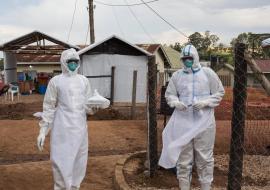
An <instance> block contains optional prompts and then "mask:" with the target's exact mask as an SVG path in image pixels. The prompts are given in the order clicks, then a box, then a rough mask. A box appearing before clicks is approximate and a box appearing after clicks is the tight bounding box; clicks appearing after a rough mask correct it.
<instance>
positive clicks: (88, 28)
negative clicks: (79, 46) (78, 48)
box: [84, 23, 90, 46]
mask: <svg viewBox="0 0 270 190" xmlns="http://www.w3.org/2000/svg"><path fill="white" fill-rule="evenodd" d="M89 31H90V25H89V23H88V27H87V33H86V38H85V43H84V45H85V46H86V44H87V40H88V35H89Z"/></svg>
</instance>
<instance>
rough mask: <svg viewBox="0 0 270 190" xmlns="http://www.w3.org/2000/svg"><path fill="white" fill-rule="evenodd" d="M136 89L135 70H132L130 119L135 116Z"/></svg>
mask: <svg viewBox="0 0 270 190" xmlns="http://www.w3.org/2000/svg"><path fill="white" fill-rule="evenodd" d="M136 91H137V71H133V83H132V105H131V119H134V118H135V110H136Z"/></svg>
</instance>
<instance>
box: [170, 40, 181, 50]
mask: <svg viewBox="0 0 270 190" xmlns="http://www.w3.org/2000/svg"><path fill="white" fill-rule="evenodd" d="M170 47H171V48H173V49H175V50H176V51H179V52H181V51H182V48H183V46H182V45H181V44H180V43H179V42H175V43H174V45H172V44H171V45H170Z"/></svg>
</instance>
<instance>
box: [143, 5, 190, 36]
mask: <svg viewBox="0 0 270 190" xmlns="http://www.w3.org/2000/svg"><path fill="white" fill-rule="evenodd" d="M141 2H142V3H143V4H144V5H145V6H146V7H148V8H149V9H150V10H151V11H152V12H153V13H155V14H156V15H157V16H158V17H159V18H160V19H162V20H163V21H164V22H166V23H167V24H168V25H169V26H170V27H172V28H173V29H174V30H176V31H177V32H178V33H180V34H181V35H183V36H184V37H186V38H187V39H189V37H188V36H187V35H186V34H185V33H184V32H182V31H180V30H179V29H178V28H177V27H175V26H174V25H173V24H171V23H170V22H169V21H167V20H166V19H165V18H163V17H162V16H161V15H160V14H159V13H158V12H157V11H156V10H154V9H153V8H152V7H151V6H150V5H148V3H147V2H145V1H144V0H141Z"/></svg>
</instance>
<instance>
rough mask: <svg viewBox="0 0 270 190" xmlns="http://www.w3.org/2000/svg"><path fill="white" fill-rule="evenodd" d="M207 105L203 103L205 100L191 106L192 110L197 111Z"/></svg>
mask: <svg viewBox="0 0 270 190" xmlns="http://www.w3.org/2000/svg"><path fill="white" fill-rule="evenodd" d="M208 105H209V104H208V102H207V101H205V100H202V101H198V102H196V103H195V104H194V105H193V109H194V110H196V111H199V110H201V109H203V108H205V107H207V106H208Z"/></svg>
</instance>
